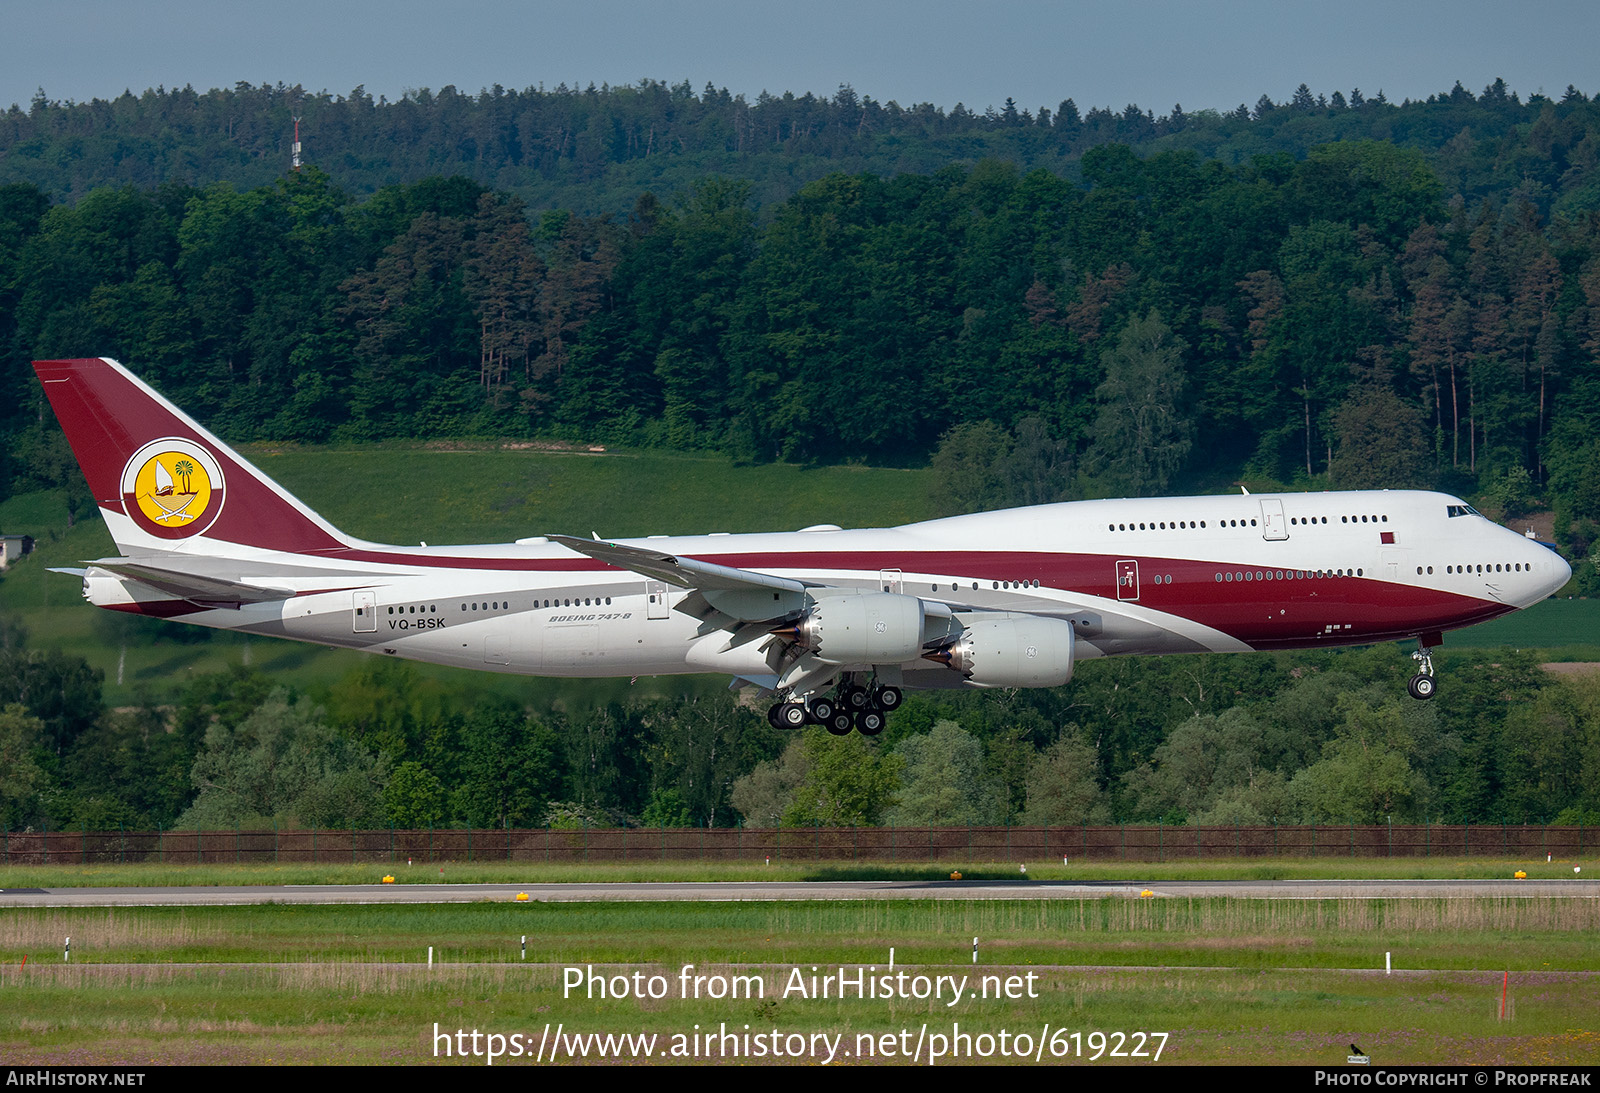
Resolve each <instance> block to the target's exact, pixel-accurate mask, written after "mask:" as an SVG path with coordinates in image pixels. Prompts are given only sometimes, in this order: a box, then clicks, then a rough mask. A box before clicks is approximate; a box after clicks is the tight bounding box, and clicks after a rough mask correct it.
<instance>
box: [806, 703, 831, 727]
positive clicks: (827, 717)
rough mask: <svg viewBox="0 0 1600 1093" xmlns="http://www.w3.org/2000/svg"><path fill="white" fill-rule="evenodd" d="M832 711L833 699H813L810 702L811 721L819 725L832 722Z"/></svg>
mask: <svg viewBox="0 0 1600 1093" xmlns="http://www.w3.org/2000/svg"><path fill="white" fill-rule="evenodd" d="M834 709H835V707H834V705H833V699H831V698H813V699H812V700H811V719H812V720H813V721H815V722H816V723H817V724H819V725H826V724H827V723H828V722H829V721H831V720H833V714H834Z"/></svg>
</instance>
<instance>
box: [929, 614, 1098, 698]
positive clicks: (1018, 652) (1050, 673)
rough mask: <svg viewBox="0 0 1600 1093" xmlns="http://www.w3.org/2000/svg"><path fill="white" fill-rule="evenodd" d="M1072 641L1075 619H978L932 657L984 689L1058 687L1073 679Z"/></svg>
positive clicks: (1026, 616) (1018, 617)
mask: <svg viewBox="0 0 1600 1093" xmlns="http://www.w3.org/2000/svg"><path fill="white" fill-rule="evenodd" d="M965 618H966V617H965V616H964V617H963V620H964V621H965ZM1073 642H1074V637H1073V630H1072V623H1070V622H1067V621H1066V620H1064V619H1046V618H1040V617H1038V616H1036V615H1007V616H1003V617H1001V618H981V617H980V619H979V620H978V621H970V622H967V627H966V629H965V630H963V631H962V632H961V636H960V637H959V638H957V639H956V640H955V641H954V642H953V643H952V644H950V645H947V646H945V647H944V648H943V649H940V650H939V651H938V652H937V653H931V654H929V659H932V660H937V661H939V662H940V663H942V664H947V665H949V666H950V667H951V668H953V669H955V670H956V671H958V672H960V673H961V674H962V675H964V676H966V677H967V679H968V681H969V682H971V683H975V684H977V685H978V686H980V687H1060V686H1062V685H1063V684H1065V683H1067V682H1068V681H1070V680H1071V679H1072V658H1073V650H1074V645H1073Z"/></svg>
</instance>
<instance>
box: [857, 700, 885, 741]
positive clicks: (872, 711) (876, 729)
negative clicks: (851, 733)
mask: <svg viewBox="0 0 1600 1093" xmlns="http://www.w3.org/2000/svg"><path fill="white" fill-rule="evenodd" d="M888 722H889V719H888V718H886V717H884V716H883V711H882V710H880V709H878V708H876V707H874V706H868V707H867V708H866V709H864V710H857V711H856V732H858V733H860V734H861V735H862V736H877V735H878V734H879V733H880V732H882V731H883V727H884V725H886V724H888Z"/></svg>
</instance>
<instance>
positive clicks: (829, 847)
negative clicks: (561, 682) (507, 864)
mask: <svg viewBox="0 0 1600 1093" xmlns="http://www.w3.org/2000/svg"><path fill="white" fill-rule="evenodd" d="M1596 849H1597V840H1596V830H1595V828H1593V827H1590V828H1587V829H1586V828H1584V827H1583V826H1582V825H1578V826H1560V827H1558V826H1534V825H1523V824H1392V825H1390V824H1374V825H1363V824H1297V825H1287V824H1285V825H1276V826H1271V825H1264V826H1259V827H1247V826H1242V825H1236V826H1210V827H1189V826H1181V827H1169V826H1165V825H1160V824H1156V825H1143V824H1139V825H1135V824H1127V825H1116V824H1100V825H1080V826H1078V827H785V828H755V827H732V828H693V827H668V828H638V827H635V828H592V827H591V828H578V829H566V828H534V829H511V830H472V831H469V830H461V829H456V828H448V829H446V828H441V829H434V830H426V829H423V830H385V831H318V830H315V829H307V830H300V829H296V830H283V831H274V830H250V831H246V830H222V831H87V830H84V831H70V830H69V831H48V832H45V831H39V832H35V831H28V832H5V833H4V849H3V851H0V864H6V865H46V864H72V863H77V864H107V863H115V862H158V863H172V864H196V863H206V862H214V863H222V862H253V863H263V862H283V863H291V862H293V863H312V862H315V863H322V864H339V863H350V862H396V863H398V862H402V861H417V862H446V861H514V862H588V861H593V862H600V861H669V860H670V861H726V862H755V861H764V860H765V861H779V860H783V861H873V862H883V861H898V862H913V863H914V862H974V863H976V862H999V861H1004V862H1019V863H1022V864H1027V863H1028V862H1030V861H1031V862H1047V861H1055V860H1057V859H1065V860H1066V861H1068V862H1072V861H1141V862H1150V861H1195V860H1203V859H1206V858H1335V857H1339V858H1346V857H1348V858H1410V857H1497V858H1507V857H1512V858H1532V857H1544V856H1545V855H1551V856H1554V857H1559V858H1572V857H1577V856H1581V855H1582V854H1584V853H1586V852H1587V853H1594V852H1595V850H1596Z"/></svg>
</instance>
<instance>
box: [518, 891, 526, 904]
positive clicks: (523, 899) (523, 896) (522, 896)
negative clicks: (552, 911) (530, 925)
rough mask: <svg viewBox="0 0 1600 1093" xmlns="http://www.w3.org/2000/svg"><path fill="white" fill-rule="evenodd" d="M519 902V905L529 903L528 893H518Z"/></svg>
mask: <svg viewBox="0 0 1600 1093" xmlns="http://www.w3.org/2000/svg"><path fill="white" fill-rule="evenodd" d="M517 902H518V903H527V902H528V893H526V892H518V893H517Z"/></svg>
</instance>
